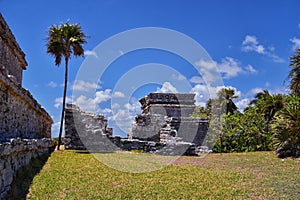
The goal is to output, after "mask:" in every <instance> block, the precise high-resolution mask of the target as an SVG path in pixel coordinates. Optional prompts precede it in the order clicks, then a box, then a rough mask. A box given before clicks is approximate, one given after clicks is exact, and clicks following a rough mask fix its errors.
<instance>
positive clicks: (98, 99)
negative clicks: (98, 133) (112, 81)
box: [74, 89, 112, 112]
mask: <svg viewBox="0 0 300 200" xmlns="http://www.w3.org/2000/svg"><path fill="white" fill-rule="evenodd" d="M111 97H112V94H111V89H106V90H101V91H97V92H96V93H95V96H94V98H88V97H86V96H84V95H80V96H79V97H76V98H74V99H75V100H74V104H75V105H77V106H79V107H80V108H81V110H83V111H87V112H98V110H100V107H99V104H100V103H103V102H106V101H108V100H110V99H111Z"/></svg>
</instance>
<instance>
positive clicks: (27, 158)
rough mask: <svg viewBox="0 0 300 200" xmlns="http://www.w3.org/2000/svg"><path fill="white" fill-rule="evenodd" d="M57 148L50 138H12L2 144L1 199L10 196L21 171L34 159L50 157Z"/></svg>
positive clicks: (0, 162)
mask: <svg viewBox="0 0 300 200" xmlns="http://www.w3.org/2000/svg"><path fill="white" fill-rule="evenodd" d="M55 146H56V143H55V142H53V141H52V140H51V139H50V138H43V139H21V138H12V139H9V140H8V141H7V142H2V143H0V199H3V198H5V197H6V195H7V194H8V192H9V190H10V189H11V184H12V182H13V180H14V178H15V176H16V174H17V171H18V170H19V169H21V168H22V167H25V166H27V165H30V162H31V160H32V159H33V158H37V157H39V156H45V155H46V156H48V157H49V156H50V154H51V153H52V152H53V151H54V149H55Z"/></svg>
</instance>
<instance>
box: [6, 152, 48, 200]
mask: <svg viewBox="0 0 300 200" xmlns="http://www.w3.org/2000/svg"><path fill="white" fill-rule="evenodd" d="M50 154H51V153H49V154H44V155H42V156H38V157H36V158H32V159H31V161H30V163H29V165H27V166H24V167H22V168H20V169H19V170H18V171H17V174H16V176H15V177H14V180H13V182H12V185H11V189H10V191H9V192H8V194H7V196H6V198H5V199H7V200H8V199H18V200H23V199H26V196H27V194H28V193H29V187H30V185H31V183H32V181H33V178H34V176H35V175H37V174H38V173H39V172H40V171H41V169H42V168H43V166H44V164H45V163H46V162H47V160H48V158H49V156H50Z"/></svg>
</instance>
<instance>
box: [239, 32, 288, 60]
mask: <svg viewBox="0 0 300 200" xmlns="http://www.w3.org/2000/svg"><path fill="white" fill-rule="evenodd" d="M274 50H275V47H273V46H270V47H267V48H266V47H265V46H263V45H262V44H260V43H259V42H258V40H257V38H256V36H252V35H246V37H245V39H244V41H243V42H242V51H244V52H256V53H258V54H261V55H265V56H267V57H269V58H271V59H272V60H273V61H274V62H278V63H282V62H284V59H282V58H280V57H279V56H277V55H276V54H274V53H273V51H274Z"/></svg>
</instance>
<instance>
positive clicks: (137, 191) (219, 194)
mask: <svg viewBox="0 0 300 200" xmlns="http://www.w3.org/2000/svg"><path fill="white" fill-rule="evenodd" d="M97 157H98V158H103V157H104V158H105V159H108V158H109V159H111V160H114V161H115V162H118V159H119V158H120V157H122V159H119V161H120V162H121V163H120V164H121V165H123V166H126V165H127V164H128V163H131V162H132V160H135V162H141V163H143V162H144V161H143V160H145V159H146V160H147V159H148V160H149V159H153V157H151V156H149V155H145V154H120V153H115V154H97ZM137 158H142V159H140V160H139V159H137ZM158 160H160V162H167V160H168V157H159V158H158ZM299 177H300V160H299V159H298V160H296V159H294V160H293V159H286V160H281V159H278V158H276V157H275V155H274V154H273V153H271V152H255V153H240V154H237V153H232V154H210V155H207V156H206V157H204V158H200V157H181V158H180V159H178V160H177V161H176V162H175V163H174V164H172V165H168V166H165V167H164V168H162V169H160V170H157V171H153V172H149V173H139V174H137V173H126V172H120V171H118V170H114V169H112V168H109V167H107V166H106V165H104V164H102V163H101V162H99V161H98V160H97V159H96V158H95V157H94V156H93V155H92V154H86V153H82V152H76V151H59V152H57V151H56V152H54V153H53V154H52V155H51V157H50V158H49V160H48V162H47V163H46V165H45V166H44V168H43V169H42V171H41V173H40V174H38V175H37V176H36V177H35V178H34V180H33V183H32V185H31V187H30V193H29V194H28V197H29V199H300V189H299V188H300V179H299Z"/></svg>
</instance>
